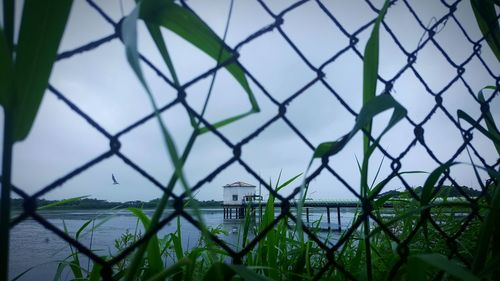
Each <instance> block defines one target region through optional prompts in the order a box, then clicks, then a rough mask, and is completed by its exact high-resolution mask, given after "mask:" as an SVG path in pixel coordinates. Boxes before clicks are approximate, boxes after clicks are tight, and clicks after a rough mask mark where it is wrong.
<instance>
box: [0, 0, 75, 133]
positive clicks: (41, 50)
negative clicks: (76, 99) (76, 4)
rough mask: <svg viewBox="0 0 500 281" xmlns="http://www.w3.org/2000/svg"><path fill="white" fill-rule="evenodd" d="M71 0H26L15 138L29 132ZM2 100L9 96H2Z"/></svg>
mask: <svg viewBox="0 0 500 281" xmlns="http://www.w3.org/2000/svg"><path fill="white" fill-rule="evenodd" d="M71 4H72V0H54V1H50V2H45V1H38V0H26V1H25V3H24V8H23V16H22V21H21V28H20V32H19V40H18V44H17V51H16V56H15V57H16V61H15V67H14V69H15V78H14V79H15V91H13V92H9V94H10V95H11V97H9V99H12V100H13V104H12V105H13V106H14V108H12V112H15V115H14V120H13V123H14V126H13V130H14V132H13V136H14V141H21V140H23V139H25V138H26V136H27V135H28V133H29V131H30V129H31V126H32V124H33V121H34V119H35V116H36V113H37V112H38V107H39V106H40V102H41V101H42V97H43V94H44V92H45V89H46V88H47V85H48V81H49V76H50V73H51V71H52V65H53V63H54V60H55V58H56V55H57V49H58V47H59V42H60V41H61V37H62V34H63V32H64V28H65V26H66V21H67V19H68V15H69V11H70V8H71ZM2 100H3V102H5V101H6V100H7V99H5V98H3V99H2Z"/></svg>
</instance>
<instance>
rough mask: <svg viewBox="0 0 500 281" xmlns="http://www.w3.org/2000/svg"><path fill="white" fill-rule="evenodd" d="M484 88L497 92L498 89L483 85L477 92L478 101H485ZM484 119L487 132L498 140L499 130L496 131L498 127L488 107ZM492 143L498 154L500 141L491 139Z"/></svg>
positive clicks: (499, 152)
mask: <svg viewBox="0 0 500 281" xmlns="http://www.w3.org/2000/svg"><path fill="white" fill-rule="evenodd" d="M486 89H488V90H493V91H495V92H498V89H497V88H496V87H495V86H487V87H484V88H483V89H482V90H481V91H479V94H478V98H479V101H481V102H485V98H484V94H483V91H484V90H486ZM484 120H485V123H486V128H487V129H488V132H489V133H490V134H491V135H493V137H494V138H495V139H497V140H500V132H499V131H498V128H497V126H496V124H495V119H493V116H492V115H491V112H490V110H489V109H488V110H487V111H486V112H485V113H484ZM493 144H494V145H495V148H496V150H497V153H498V154H500V142H495V141H493Z"/></svg>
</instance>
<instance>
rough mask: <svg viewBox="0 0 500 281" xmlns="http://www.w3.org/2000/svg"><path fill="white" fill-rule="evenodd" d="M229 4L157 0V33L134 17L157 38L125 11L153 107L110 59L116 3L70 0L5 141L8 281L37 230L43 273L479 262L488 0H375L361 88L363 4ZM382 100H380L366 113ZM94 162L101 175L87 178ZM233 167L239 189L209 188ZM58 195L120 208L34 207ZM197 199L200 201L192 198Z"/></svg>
mask: <svg viewBox="0 0 500 281" xmlns="http://www.w3.org/2000/svg"><path fill="white" fill-rule="evenodd" d="M6 2H8V1H6ZM151 2H152V3H153V2H155V1H151ZM234 2H235V3H233V1H226V2H224V1H222V2H220V3H217V5H214V6H213V7H211V6H208V5H207V4H204V3H186V2H185V1H180V2H173V3H167V1H166V2H165V3H164V4H165V5H173V6H169V7H170V9H172V10H173V11H177V13H179V14H175V13H176V12H170V10H168V9H167V10H165V9H164V10H161V8H162V7H161V5H160V6H158V7H157V8H158V9H159V12H158V14H157V15H156V14H155V17H157V18H155V19H154V20H153V21H152V22H153V23H154V24H162V25H164V26H166V27H167V29H161V31H160V32H159V33H155V31H154V29H153V28H151V27H152V26H153V27H154V24H153V25H151V23H148V24H149V26H148V27H149V28H150V29H149V31H151V32H152V34H156V36H157V37H156V39H158V38H159V37H158V36H160V35H162V36H163V37H164V38H165V41H164V42H166V45H167V46H168V47H169V48H168V51H166V50H165V49H162V48H161V44H160V45H158V42H159V40H157V42H155V41H154V40H152V39H151V38H149V37H146V36H144V34H147V33H148V28H147V27H146V26H145V25H143V24H142V22H143V21H142V20H139V21H138V22H140V24H139V27H138V30H139V36H138V39H139V44H138V49H137V50H138V59H139V61H140V62H139V64H140V68H141V69H142V71H143V73H144V83H145V84H147V85H148V88H149V89H150V90H151V92H152V96H151V101H154V102H156V103H157V107H158V108H157V111H155V110H153V109H151V107H150V100H149V99H148V97H147V96H146V94H145V93H144V92H145V91H144V88H143V85H141V82H140V80H139V79H136V75H135V73H134V70H133V69H132V68H130V67H129V65H128V63H127V60H126V57H125V55H124V54H125V47H123V46H124V44H126V43H127V42H128V41H127V40H130V38H129V37H130V34H129V33H127V32H130V30H128V31H126V30H125V27H124V20H125V17H127V15H128V14H129V13H131V11H132V10H133V9H134V7H136V6H135V4H134V3H132V1H129V2H123V1H119V2H116V3H115V2H113V3H111V2H103V1H94V0H87V1H86V2H83V1H79V2H75V3H74V5H75V7H73V8H74V9H73V14H72V16H71V18H70V21H69V23H68V24H67V29H66V34H65V37H64V38H63V41H62V44H61V46H60V50H61V51H60V53H59V54H58V55H57V58H56V63H55V67H54V69H53V74H52V78H51V80H50V83H49V85H48V89H47V91H46V97H45V98H44V100H43V102H42V109H41V110H40V113H39V116H38V119H37V121H36V122H35V129H34V130H33V132H32V134H33V135H30V137H29V138H28V140H27V141H26V142H25V143H22V144H20V145H19V146H18V148H16V149H15V150H14V152H15V153H14V165H13V167H14V168H15V172H14V174H13V182H12V186H11V189H12V191H13V193H14V194H15V196H17V197H19V199H17V198H16V199H14V200H12V202H13V205H12V208H13V209H14V210H15V211H14V215H13V217H12V219H11V222H10V235H11V237H13V238H11V239H10V244H11V245H10V256H9V263H10V266H9V268H10V270H11V272H10V273H9V274H10V275H9V279H12V278H15V277H16V275H17V274H21V275H24V277H23V276H21V279H20V280H22V278H28V279H27V280H30V279H29V278H35V276H36V272H37V270H38V269H37V268H38V267H39V268H44V269H45V268H47V265H46V264H44V265H41V266H38V267H37V266H35V267H33V268H32V269H28V267H29V264H27V266H26V267H27V268H21V267H22V265H20V264H18V263H20V262H19V260H20V256H19V255H18V253H22V252H23V251H24V252H27V251H44V249H45V250H46V248H47V247H52V246H50V245H51V244H53V243H54V241H56V240H57V241H64V242H58V243H57V244H58V246H60V248H61V250H60V251H59V252H57V253H56V254H55V255H54V257H56V263H55V264H56V265H55V266H54V270H53V276H56V279H57V277H59V278H63V279H64V278H66V277H67V276H71V275H73V276H74V278H77V279H78V278H79V279H84V280H87V279H88V280H96V278H102V279H104V280H121V279H126V280H132V279H134V278H139V279H141V278H142V279H147V278H153V277H155V278H158V279H155V280H164V279H168V278H173V279H174V280H177V279H176V278H184V279H186V280H198V279H200V280H201V279H203V278H222V275H220V274H225V275H226V276H227V275H228V274H229V275H230V276H232V275H234V274H237V275H240V276H241V277H243V278H244V279H245V280H247V279H248V278H250V279H248V280H251V279H252V278H255V277H256V275H255V274H259V275H264V276H266V277H269V278H271V279H274V280H284V279H293V280H323V279H325V280H327V279H328V280H329V279H335V280H337V279H339V280H344V279H347V280H356V279H368V280H374V279H376V280H378V279H382V278H384V277H386V276H389V278H406V277H408V274H410V272H414V271H415V270H422V272H421V274H422V275H421V277H423V278H434V279H440V278H444V277H446V276H447V274H451V275H454V274H455V275H456V274H457V272H461V273H463V274H466V275H464V276H469V275H472V274H476V275H478V277H480V278H488V277H491V276H493V275H488V274H495V273H494V269H492V270H491V271H487V272H486V273H484V271H483V272H482V269H483V265H482V264H484V263H485V261H486V259H489V256H488V254H489V251H490V244H489V239H498V237H496V238H490V236H488V235H489V234H490V232H491V231H492V230H488V229H486V228H485V227H487V225H488V224H491V223H492V222H491V221H490V220H491V216H492V215H491V213H493V212H495V211H494V210H492V211H490V209H489V206H490V205H489V204H491V203H492V202H498V198H497V197H498V196H499V195H498V190H496V191H495V185H496V189H498V180H499V178H498V175H497V174H498V169H499V166H500V160H499V158H498V150H499V147H500V145H499V142H500V140H499V137H498V136H499V133H498V129H497V128H496V125H495V120H497V119H498V111H497V110H494V109H495V108H496V106H498V99H495V97H496V96H497V94H498V84H499V74H498V73H499V70H500V65H499V63H498V60H497V58H496V55H498V46H499V43H498V40H499V38H498V36H497V35H498V16H496V17H495V20H494V21H493V22H491V23H488V24H485V23H484V22H480V23H479V27H478V25H477V22H476V17H480V16H481V15H482V14H481V13H486V14H487V13H489V12H487V11H486V12H485V11H484V8H483V7H486V6H487V5H490V6H491V7H495V5H494V4H493V3H489V1H470V2H469V1H456V2H451V1H435V2H433V3H427V2H425V3H424V2H421V1H407V0H399V1H397V0H396V1H391V3H390V5H389V8H388V12H387V14H386V15H385V18H383V19H382V21H381V22H380V26H379V30H378V32H379V33H380V44H379V42H377V43H376V44H377V45H379V46H377V48H379V49H377V50H376V51H377V52H376V53H377V55H376V56H377V59H378V60H379V62H378V63H379V67H378V69H376V73H375V74H374V75H376V76H377V78H378V79H376V81H374V83H375V84H377V87H376V90H377V96H376V97H373V98H372V99H371V100H370V97H366V96H363V91H365V92H366V93H367V92H369V87H370V86H369V85H365V84H364V83H366V81H368V80H367V79H368V78H367V77H369V75H370V73H369V71H370V70H369V67H370V65H371V64H373V57H371V58H370V57H368V56H370V55H369V54H367V53H365V45H366V44H367V42H370V40H372V39H371V36H374V35H373V34H374V33H375V31H376V30H374V28H375V27H377V15H378V14H379V13H380V11H381V10H380V9H381V7H382V3H381V2H382V1H369V0H367V1H355V2H353V3H347V2H345V3H344V2H331V3H330V2H328V1H319V0H318V1H289V2H290V3H284V2H283V3H282V2H280V3H274V2H272V3H271V2H270V3H266V2H265V1H261V0H256V1H253V2H244V3H243V2H242V3H240V2H237V1H234ZM471 3H472V4H471ZM477 3H481V4H479V5H480V6H474V5H478V4H477ZM471 5H472V6H474V7H475V9H476V11H473V8H472V6H471ZM481 5H482V6H481ZM141 7H142V6H141ZM146 7H147V6H146ZM221 7H224V8H223V12H221V11H219V8H221ZM478 7H479V8H478ZM488 7H489V6H488ZM4 8H5V7H4ZM79 8H81V10H79ZM480 8H483V10H481V9H480ZM233 9H234V14H232V13H233ZM477 9H479V10H480V11H479V12H478V11H477ZM493 10H494V9H493ZM150 12H151V11H150ZM161 13H164V14H161ZM169 13H170V14H169ZM226 13H228V14H229V15H228V16H227V17H226ZM153 14H154V13H153ZM486 14H484V15H486ZM179 15H180V16H179ZM249 15H253V16H249ZM484 15H483V16H484ZM495 15H496V14H495V11H494V12H493V16H495ZM147 16H148V15H147V14H146V15H142V14H141V17H147ZM169 16H170V17H172V18H170V17H169ZM488 16H490V17H491V14H488ZM162 17H163V18H162ZM234 17H236V19H235V18H234ZM89 18H90V19H91V20H89ZM193 22H197V23H198V25H194V26H195V27H196V28H194V29H193V28H191V27H190V26H189V25H190V24H193ZM85 24H88V26H85ZM485 28H486V29H485ZM487 28H490V30H491V31H490V33H488V30H487ZM80 29H82V30H83V31H81V33H80ZM207 30H208V31H207ZM485 30H486V31H485ZM206 34H209V35H208V36H207V35H206ZM179 35H180V36H179ZM127 36H128V37H127ZM132 37H133V36H132ZM216 37H217V40H215V41H210V40H213V38H216ZM183 38H184V39H186V40H184V39H183ZM200 38H201V39H200ZM219 38H220V39H222V41H221V40H220V39H219ZM236 39H237V41H235V40H236ZM495 40H497V41H496V43H495ZM207 42H208V43H207ZM213 42H216V43H213ZM220 42H223V43H225V44H227V45H228V46H227V47H225V48H223V47H219V46H218V45H219V44H220ZM372 43H373V42H372ZM204 44H205V45H204ZM211 44H212V45H211ZM214 44H215V47H214V46H213V45H214ZM495 44H496V45H495ZM158 46H159V47H158ZM207 46H208V47H207ZM492 46H493V47H492ZM495 46H496V50H492V48H493V49H494V48H495ZM157 47H158V48H157ZM214 50H217V51H214ZM120 52H121V53H120ZM166 52H170V55H166ZM224 52H226V53H224ZM366 52H369V48H367V51H366ZM378 53H380V55H379V54H378ZM207 54H208V55H209V56H207ZM217 54H218V55H217ZM129 55H130V54H129ZM170 56H171V60H170V61H169V59H168V58H170ZM130 57H131V56H129V58H130ZM367 57H368V58H367ZM166 58H167V59H166ZM214 59H216V60H214ZM372 74H373V73H372ZM366 93H365V95H366ZM368 95H369V94H368ZM388 96H389V97H391V99H392V98H394V99H395V101H394V102H393V103H392V104H388V103H386V104H381V103H380V104H376V103H375V100H377V99H378V98H381V97H382V98H383V97H388ZM397 101H399V102H400V104H401V105H402V107H404V108H406V110H407V111H408V112H407V113H406V112H405V111H404V110H402V111H399V113H400V114H402V115H401V116H399V117H398V116H397V113H398V111H397V110H398V109H399V108H398V107H397V106H396V105H395V104H397V105H399V104H398V103H397ZM54 103H57V105H54ZM388 105H389V106H388ZM382 107H384V110H386V109H393V110H394V115H391V114H393V113H392V112H390V113H388V112H385V113H383V114H381V115H380V116H376V117H374V115H377V114H374V113H379V112H378V111H384V110H381V109H380V108H382ZM61 108H63V109H61ZM50 110H52V111H50ZM61 112H63V113H61ZM401 112H403V113H401ZM370 114H372V115H373V116H372V115H370ZM59 115H60V116H61V117H60V116H59ZM63 115H64V116H63ZM367 115H369V116H370V117H369V119H370V120H371V121H370V122H374V125H373V127H372V126H368V125H367V122H366V120H365V121H363V120H364V119H363V118H366V116H367ZM65 116H67V117H65ZM398 118H400V119H401V120H402V121H401V122H400V123H399V124H395V123H394V124H393V123H392V122H396V123H397V121H399V119H398ZM396 119H397V120H396ZM360 120H361V121H363V122H365V123H363V124H361V125H359V124H358V123H357V122H361V121H360ZM159 121H161V122H162V124H160V128H162V130H158V127H157V126H158V124H159ZM81 123H86V124H85V125H82V124H81ZM388 124H389V125H390V126H389V127H390V130H389V131H388V132H386V131H385V129H386V127H387V126H388ZM358 125H359V126H358ZM161 126H164V127H161ZM353 126H354V128H355V130H352V131H351V128H353ZM356 126H358V127H356ZM89 130H91V132H90V131H89ZM332 130H333V131H332ZM54 132H55V133H54ZM334 139H336V140H335V141H333V140H334ZM172 140H173V141H174V142H170V141H172ZM36 142H42V143H43V144H42V145H41V146H40V145H38V147H37V149H39V150H33V151H36V153H30V149H31V148H30V147H36V146H37V145H36ZM103 143H104V145H103ZM363 143H365V145H364V146H363ZM367 145H368V146H367ZM49 154H50V155H49ZM370 156H372V157H371V159H370ZM16 157H17V158H16ZM58 159H59V160H58ZM368 159H370V160H368ZM16 161H17V162H16ZM118 162H119V163H118ZM117 163H118V164H117ZM184 164H185V165H184ZM117 167H122V168H117ZM113 169H120V171H121V174H118V173H116V174H115V173H114V171H113ZM280 170H281V172H280ZM295 171H297V173H295V174H293V172H295ZM304 171H305V172H304ZM300 172H304V173H303V174H299V173H300ZM109 174H112V181H113V188H115V189H116V190H113V189H111V188H110V187H109V185H107V184H102V182H103V181H106V180H109V179H108V177H109V176H108V175H109ZM297 174H299V175H298V176H297V178H296V179H295V181H290V182H287V180H289V179H291V178H292V177H294V176H296V175H297ZM37 175H38V176H37ZM234 175H236V176H239V177H242V178H243V179H244V181H246V182H253V183H255V186H253V188H255V189H257V188H258V192H257V191H252V192H253V193H252V194H244V195H243V198H241V195H240V194H238V195H233V197H232V198H229V199H227V198H225V196H226V194H224V195H223V191H222V186H223V185H224V184H227V183H228V182H230V181H234V180H235V179H234V177H235V176H234ZM89 183H92V186H86V185H88V184H89ZM7 184H8V185H10V183H7ZM125 184H126V185H127V186H124V185H125ZM8 185H7V186H5V184H3V185H2V189H3V190H6V189H7V188H8ZM233 185H234V186H235V187H237V188H244V187H245V185H247V184H246V183H245V182H235V183H234V184H233ZM250 186H252V185H250ZM247 187H248V186H247ZM2 194H5V193H2ZM71 194H76V195H78V196H85V195H87V194H92V195H93V194H99V195H100V196H103V197H105V198H119V200H122V201H128V202H126V203H124V206H127V207H130V209H129V211H125V210H122V209H112V210H109V211H102V212H99V213H98V214H96V215H95V216H94V217H93V218H91V219H88V216H86V214H87V213H92V211H82V213H76V214H73V215H67V214H66V215H64V216H63V218H62V220H58V219H57V218H59V216H58V215H57V212H56V213H51V212H45V211H44V210H43V209H44V207H40V206H42V205H44V204H46V203H47V201H46V200H45V199H46V198H51V197H52V198H53V197H64V196H66V195H71ZM115 194H116V195H115ZM115 196H116V197H115ZM223 196H224V201H223V203H221V202H220V201H219V199H220V198H223ZM235 196H236V197H235ZM238 196H240V197H238ZM67 197H71V196H67ZM131 197H132V198H131ZM154 197H159V198H160V199H156V200H152V201H150V202H143V201H147V200H149V199H150V198H154ZM264 197H265V198H266V199H264V200H263V198H264ZM203 198H210V199H214V198H215V199H216V200H215V201H214V200H212V202H213V203H212V205H208V206H209V209H205V208H201V209H200V208H199V206H198V205H199V204H201V203H203V202H199V201H198V200H203ZM217 198H219V199H217ZM7 199H8V198H7ZM7 199H6V198H2V203H3V204H5V200H7ZM79 200H82V198H74V199H70V200H67V202H66V203H69V205H70V206H73V207H74V206H77V207H78V202H79ZM83 200H90V201H92V200H93V199H88V198H84V199H83ZM231 200H232V201H231ZM495 200H496V201H495ZM97 201H99V200H95V202H97ZM75 202H76V203H75ZM99 202H100V203H101V204H104V203H103V202H105V201H99ZM99 202H97V203H99ZM228 202H229V203H228ZM63 203H64V201H63ZM71 204H73V205H71ZM75 204H76V205H75ZM148 204H149V205H148ZM221 205H222V206H221ZM48 206H50V204H49V205H48ZM61 206H62V207H63V208H64V204H61V205H60V206H59V207H61ZM148 207H156V208H157V209H153V210H150V209H148ZM202 207H203V205H202ZM221 207H222V208H221ZM130 213H133V214H134V216H131V215H130ZM92 214H94V213H92ZM81 216H83V217H81ZM222 219H223V220H222ZM234 219H236V220H234ZM80 222H81V224H80ZM106 225H107V226H106ZM109 225H111V226H109ZM124 225H125V227H124ZM485 225H486V226H485ZM104 226H106V227H108V226H109V227H108V228H105V227H104ZM37 227H38V228H41V229H42V230H43V231H41V232H40V233H42V234H41V236H40V237H34V238H33V237H32V238H31V239H30V238H29V237H26V241H25V240H23V239H24V238H23V236H22V233H28V232H30V231H35V230H33V229H36V228H37ZM480 229H481V231H480ZM117 233H118V235H117ZM480 235H482V236H481V239H483V240H485V241H486V242H485V241H479V242H478V241H477V239H478V237H479V236H480ZM44 237H45V238H44ZM2 239H4V237H2ZM42 240H43V241H42ZM497 242H498V241H497ZM485 243H486V244H485ZM36 244H38V245H41V246H36V247H34V246H35V245H36ZM63 245H68V246H63ZM23 249H24V250H23ZM26 249H28V250H26ZM51 250H53V249H51ZM478 255H479V256H478ZM481 255H483V256H481ZM488 261H489V262H491V261H490V260H488ZM493 262H494V261H493ZM422 264H427V265H430V267H427V269H424V268H425V267H423V266H422ZM492 264H493V263H492ZM492 264H488V265H487V266H489V267H491V266H492ZM241 265H245V266H246V267H244V266H241ZM2 266H3V267H4V265H2ZM26 269H28V271H27V272H26V273H23V271H24V270H26ZM448 269H449V270H448ZM2 270H3V269H2ZM134 270H135V272H134ZM2 274H4V273H3V272H2ZM217 274H219V275H217ZM480 274H483V275H480ZM2 276H3V275H2ZM38 277H40V276H38ZM455 277H457V276H455ZM458 277H463V276H458ZM142 279H141V280H142ZM134 280H135V279H134Z"/></svg>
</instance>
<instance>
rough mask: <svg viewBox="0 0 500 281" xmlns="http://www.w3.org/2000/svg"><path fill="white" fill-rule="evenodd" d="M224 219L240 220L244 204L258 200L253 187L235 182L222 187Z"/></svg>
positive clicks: (243, 211) (243, 212)
mask: <svg viewBox="0 0 500 281" xmlns="http://www.w3.org/2000/svg"><path fill="white" fill-rule="evenodd" d="M223 188H224V192H223V197H224V202H223V208H224V218H232V217H233V212H234V218H241V217H243V216H244V215H245V204H247V203H250V202H253V201H255V200H257V199H258V198H260V197H259V196H258V195H256V194H255V185H251V184H249V183H246V182H242V181H237V182H233V183H230V184H226V185H224V186H223Z"/></svg>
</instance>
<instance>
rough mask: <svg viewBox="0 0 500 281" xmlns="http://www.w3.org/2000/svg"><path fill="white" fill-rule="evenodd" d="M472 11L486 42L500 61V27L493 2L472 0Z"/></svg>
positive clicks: (490, 0) (489, 0)
mask: <svg viewBox="0 0 500 281" xmlns="http://www.w3.org/2000/svg"><path fill="white" fill-rule="evenodd" d="M470 4H471V6H472V11H474V16H475V17H476V21H477V25H478V26H479V29H480V30H481V33H482V34H483V36H484V38H485V39H486V42H488V45H489V46H490V48H491V50H492V51H493V53H494V54H495V56H496V58H497V61H500V27H499V24H498V18H497V14H496V10H495V5H494V2H493V1H492V0H471V1H470Z"/></svg>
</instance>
